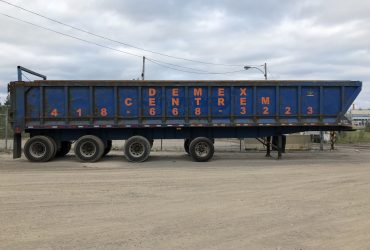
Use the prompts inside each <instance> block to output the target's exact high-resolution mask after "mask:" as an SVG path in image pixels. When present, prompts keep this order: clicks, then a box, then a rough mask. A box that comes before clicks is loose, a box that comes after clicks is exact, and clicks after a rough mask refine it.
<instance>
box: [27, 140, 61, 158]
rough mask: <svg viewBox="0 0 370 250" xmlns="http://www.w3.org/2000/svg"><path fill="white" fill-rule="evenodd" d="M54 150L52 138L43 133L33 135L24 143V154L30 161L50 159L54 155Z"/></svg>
mask: <svg viewBox="0 0 370 250" xmlns="http://www.w3.org/2000/svg"><path fill="white" fill-rule="evenodd" d="M54 151H55V148H54V144H53V142H52V141H51V139H50V138H49V137H47V136H43V135H38V136H34V137H31V138H30V139H29V140H28V141H27V142H26V144H25V145H24V155H25V156H26V158H27V159H28V160H29V161H34V162H46V161H49V160H50V159H51V158H52V157H53V154H54Z"/></svg>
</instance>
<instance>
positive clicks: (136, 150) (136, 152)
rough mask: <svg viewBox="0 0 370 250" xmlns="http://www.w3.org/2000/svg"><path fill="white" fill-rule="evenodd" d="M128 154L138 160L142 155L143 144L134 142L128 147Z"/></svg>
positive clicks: (143, 150)
mask: <svg viewBox="0 0 370 250" xmlns="http://www.w3.org/2000/svg"><path fill="white" fill-rule="evenodd" d="M128 150H129V152H130V154H131V155H132V156H134V157H136V158H138V157H141V156H143V155H144V153H145V147H144V145H143V144H141V143H138V142H135V143H132V144H131V145H130V146H129V149H128Z"/></svg>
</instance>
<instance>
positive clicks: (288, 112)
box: [284, 106, 292, 115]
mask: <svg viewBox="0 0 370 250" xmlns="http://www.w3.org/2000/svg"><path fill="white" fill-rule="evenodd" d="M284 114H285V115H291V114H292V109H291V108H290V107H289V106H286V107H285V112H284Z"/></svg>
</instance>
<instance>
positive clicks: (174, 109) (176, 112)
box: [172, 108, 179, 116]
mask: <svg viewBox="0 0 370 250" xmlns="http://www.w3.org/2000/svg"><path fill="white" fill-rule="evenodd" d="M172 114H173V115H174V116H177V115H178V114H179V110H178V109H177V108H173V109H172Z"/></svg>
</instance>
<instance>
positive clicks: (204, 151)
mask: <svg viewBox="0 0 370 250" xmlns="http://www.w3.org/2000/svg"><path fill="white" fill-rule="evenodd" d="M194 149H195V154H196V155H197V156H199V157H205V156H207V155H208V154H209V151H210V149H209V145H208V144H207V143H206V142H198V143H197V144H196V145H195V148H194Z"/></svg>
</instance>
